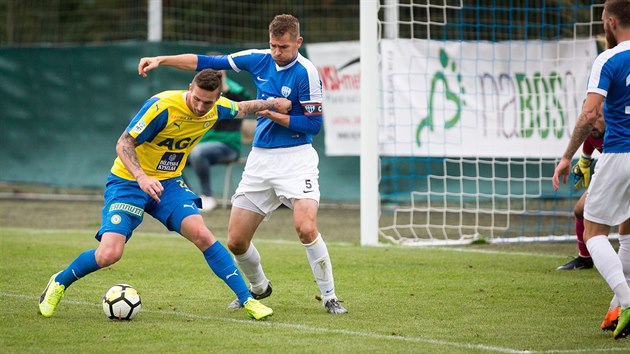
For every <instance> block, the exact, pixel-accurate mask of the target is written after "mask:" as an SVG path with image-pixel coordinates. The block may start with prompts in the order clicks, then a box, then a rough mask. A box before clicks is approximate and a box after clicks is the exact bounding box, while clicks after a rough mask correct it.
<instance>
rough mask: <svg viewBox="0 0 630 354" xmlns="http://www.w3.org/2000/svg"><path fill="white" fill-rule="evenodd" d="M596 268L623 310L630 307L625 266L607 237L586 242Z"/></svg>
mask: <svg viewBox="0 0 630 354" xmlns="http://www.w3.org/2000/svg"><path fill="white" fill-rule="evenodd" d="M586 247H587V248H588V251H589V253H590V254H591V258H592V259H593V263H594V264H595V267H596V268H597V270H598V271H599V274H601V275H602V277H603V278H604V280H606V283H608V286H609V287H610V288H611V289H612V290H613V291H614V293H615V295H616V296H617V298H618V299H619V304H620V305H621V307H622V308H626V307H628V306H630V287H628V283H626V278H625V276H624V274H623V266H622V265H621V260H620V259H619V256H617V253H616V252H615V249H614V248H613V247H612V245H611V244H610V242H609V241H608V237H606V236H605V235H598V236H594V237H591V238H590V239H589V240H588V241H587V242H586Z"/></svg>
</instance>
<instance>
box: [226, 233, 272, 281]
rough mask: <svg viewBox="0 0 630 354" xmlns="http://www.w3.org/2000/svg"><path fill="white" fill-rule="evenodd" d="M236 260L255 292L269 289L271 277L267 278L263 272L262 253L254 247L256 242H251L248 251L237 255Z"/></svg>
mask: <svg viewBox="0 0 630 354" xmlns="http://www.w3.org/2000/svg"><path fill="white" fill-rule="evenodd" d="M234 260H235V261H236V265H238V267H239V268H240V269H241V272H243V274H244V275H245V277H246V278H247V280H249V283H250V284H251V286H252V291H253V292H254V293H256V294H262V293H263V292H264V291H265V290H267V286H268V285H269V279H267V277H266V276H265V273H264V272H263V269H262V264H261V263H260V253H258V250H257V249H256V247H254V243H251V242H250V244H249V248H248V249H247V251H245V253H243V254H240V255H235V256H234Z"/></svg>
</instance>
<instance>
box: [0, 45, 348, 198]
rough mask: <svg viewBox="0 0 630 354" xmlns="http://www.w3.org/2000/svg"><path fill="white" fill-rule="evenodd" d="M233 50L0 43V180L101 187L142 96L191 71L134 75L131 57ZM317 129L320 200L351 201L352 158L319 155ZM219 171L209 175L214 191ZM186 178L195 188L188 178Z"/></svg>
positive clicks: (218, 188)
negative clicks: (116, 147)
mask: <svg viewBox="0 0 630 354" xmlns="http://www.w3.org/2000/svg"><path fill="white" fill-rule="evenodd" d="M241 49H246V48H235V47H218V46H213V47H207V46H201V45H196V44H179V43H146V42H128V43H119V44H111V45H102V46H68V47H54V48H53V47H51V48H46V47H37V48H32V47H29V48H20V47H16V48H6V47H2V48H0V107H1V108H2V117H1V120H0V128H1V133H0V138H1V141H2V143H1V144H0V154H1V156H2V157H3V158H2V160H3V164H2V165H3V166H2V169H1V172H0V180H1V181H7V182H21V183H34V184H47V185H53V186H59V187H102V186H103V184H104V182H105V178H106V175H107V173H108V172H109V168H110V167H111V164H112V162H113V160H114V158H115V156H116V153H115V150H114V148H115V144H116V140H117V139H118V137H119V136H120V134H121V133H122V132H123V130H124V129H125V127H126V126H127V124H128V122H129V120H130V119H131V118H132V117H133V116H134V115H135V113H136V112H137V111H138V109H139V108H140V106H141V105H142V103H143V102H144V100H145V99H147V98H148V97H150V96H152V95H153V94H155V93H157V92H160V91H164V90H169V89H185V88H186V87H187V85H188V83H189V82H190V80H191V79H192V76H193V74H194V73H192V72H184V71H179V70H176V69H172V68H159V69H158V70H156V71H153V72H152V73H151V74H150V76H149V77H148V78H141V77H139V76H138V75H137V69H136V68H137V64H138V60H139V58H141V57H143V56H153V55H166V54H181V53H205V52H207V51H210V50H214V51H221V52H224V53H228V52H232V51H235V50H241ZM230 77H231V78H233V79H235V80H236V81H238V82H239V83H241V84H243V85H244V86H246V87H247V88H248V90H250V92H255V88H254V87H253V85H252V83H251V79H250V77H249V74H247V73H238V74H237V73H234V72H232V73H230ZM324 134H325V132H323V131H322V133H320V134H319V135H318V136H316V137H315V140H314V146H315V148H316V149H317V150H318V151H319V152H320V185H321V190H322V200H323V201H358V200H359V159H358V157H326V156H324ZM223 171H224V170H223V168H219V169H217V170H216V171H215V173H213V181H212V183H213V188H214V192H215V194H217V195H220V194H221V193H222V189H223ZM241 171H242V170H240V169H239V170H235V174H237V176H240V172H241ZM187 175H188V176H190V175H193V174H192V173H190V172H189V173H188V174H187ZM191 177H192V176H191ZM191 180H192V181H191V185H192V186H191V187H192V188H193V189H195V187H196V186H195V184H196V180H195V179H194V177H193V178H191ZM235 180H238V178H235Z"/></svg>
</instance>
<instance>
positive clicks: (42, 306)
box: [39, 272, 66, 317]
mask: <svg viewBox="0 0 630 354" xmlns="http://www.w3.org/2000/svg"><path fill="white" fill-rule="evenodd" d="M59 273H61V272H59ZM59 273H56V274H53V275H52V277H50V280H49V281H48V285H46V289H45V290H44V292H43V293H42V295H41V296H40V297H39V313H41V314H42V316H44V317H52V315H53V314H54V313H55V309H56V308H57V305H58V304H59V301H61V299H62V298H63V295H64V294H65V292H66V287H65V286H64V285H61V284H59V283H58V282H56V281H55V278H56V277H57V275H58V274H59Z"/></svg>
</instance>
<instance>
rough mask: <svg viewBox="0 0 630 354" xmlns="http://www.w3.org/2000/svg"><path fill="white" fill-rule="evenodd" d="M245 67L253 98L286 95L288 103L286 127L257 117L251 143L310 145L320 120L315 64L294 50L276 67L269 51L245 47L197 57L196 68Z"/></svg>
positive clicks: (236, 68)
mask: <svg viewBox="0 0 630 354" xmlns="http://www.w3.org/2000/svg"><path fill="white" fill-rule="evenodd" d="M206 68H211V69H215V70H222V69H232V70H235V71H241V70H245V71H247V72H249V73H251V75H252V79H253V80H254V83H255V85H256V87H257V89H258V90H257V95H256V98H257V99H259V100H266V99H270V98H276V97H286V98H287V99H289V100H290V101H291V103H292V108H291V111H290V112H289V115H290V116H291V123H290V124H289V128H286V127H283V126H281V125H280V124H277V123H275V122H273V121H272V120H271V119H268V118H265V117H258V123H257V126H256V132H255V133H254V141H253V143H252V145H253V146H255V147H259V148H279V147H290V146H297V145H303V144H311V143H312V141H313V134H317V132H319V129H320V127H321V121H322V82H321V80H320V77H319V73H318V71H317V68H315V65H313V63H311V61H310V60H308V59H306V58H305V57H303V56H302V55H301V54H299V53H298V56H297V58H295V60H294V61H292V62H291V63H290V64H288V65H286V66H278V65H277V64H276V62H275V61H274V60H273V58H272V56H271V50H269V49H266V50H246V51H242V52H238V53H233V54H230V55H228V56H216V57H209V56H205V55H199V56H198V62H197V70H203V69H206Z"/></svg>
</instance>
